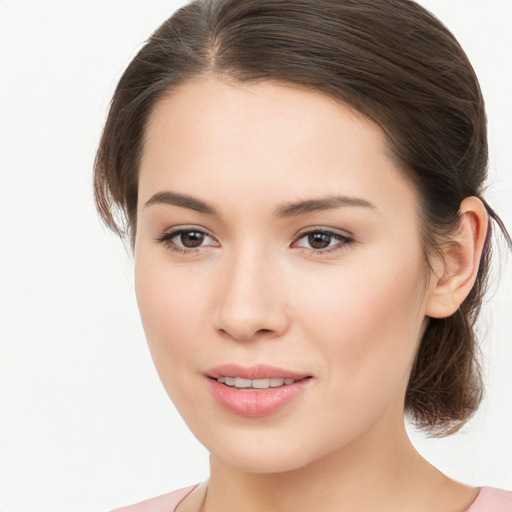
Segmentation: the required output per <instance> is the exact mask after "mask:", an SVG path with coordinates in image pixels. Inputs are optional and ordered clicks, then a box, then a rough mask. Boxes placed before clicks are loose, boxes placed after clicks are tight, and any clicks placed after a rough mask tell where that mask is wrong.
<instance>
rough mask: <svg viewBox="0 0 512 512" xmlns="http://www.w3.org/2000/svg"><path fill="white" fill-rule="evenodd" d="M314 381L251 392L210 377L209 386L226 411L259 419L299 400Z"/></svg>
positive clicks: (308, 379) (301, 381)
mask: <svg viewBox="0 0 512 512" xmlns="http://www.w3.org/2000/svg"><path fill="white" fill-rule="evenodd" d="M312 380H313V379H311V378H306V379H301V380H298V381H296V382H294V383H293V384H289V385H287V386H286V385H285V386H280V387H277V388H268V389H261V390H249V391H246V390H240V389H236V388H232V387H229V386H226V385H225V384H221V383H220V382H218V381H217V380H215V379H212V378H210V377H208V381H209V382H208V384H209V387H210V391H211V393H212V395H213V398H214V399H215V401H216V402H217V403H218V404H219V405H220V406H221V407H223V408H224V409H226V411H228V412H230V413H233V414H237V415H238V416H247V417H250V418H258V417H261V416H269V415H270V414H273V413H275V412H277V411H278V410H279V409H281V408H282V407H284V406H285V405H286V404H288V403H289V402H291V401H292V400H293V399H294V398H297V397H298V396H299V395H300V394H301V393H302V392H303V391H305V389H306V388H307V386H309V384H310V383H311V381H312Z"/></svg>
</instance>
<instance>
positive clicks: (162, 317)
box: [135, 251, 208, 391]
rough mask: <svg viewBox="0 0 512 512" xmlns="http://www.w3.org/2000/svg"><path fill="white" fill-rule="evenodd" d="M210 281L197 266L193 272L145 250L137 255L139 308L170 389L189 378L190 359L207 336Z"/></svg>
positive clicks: (154, 356) (161, 374) (152, 348)
mask: <svg viewBox="0 0 512 512" xmlns="http://www.w3.org/2000/svg"><path fill="white" fill-rule="evenodd" d="M206 285H207V283H206V282H205V280H204V279H201V277H200V275H198V272H197V270H196V271H194V273H192V272H191V271H189V270H188V269H187V268H186V267H182V268H180V269H178V270H177V271H176V270H174V269H173V268H172V267H171V266H170V265H169V263H168V262H163V261H158V260H156V259H152V258H151V257H146V255H145V254H144V253H143V252H142V251H140V253H139V255H137V256H136V263H135V287H136V295H137V302H138V306H139V311H140V314H141V319H142V323H143V326H144V331H145V334H146V338H147V341H148V345H149V348H150V351H151V355H152V357H153V360H154V363H155V366H156V368H157V370H158V373H159V374H160V376H161V378H162V380H163V381H164V385H165V387H166V388H167V389H168V391H170V389H169V386H172V387H173V388H174V387H175V385H176V386H179V383H180V382H181V381H182V380H183V379H184V378H185V374H184V372H185V370H186V369H187V368H188V364H187V363H190V361H191V358H192V357H193V354H194V353H197V352H196V349H197V347H198V346H199V344H200V343H199V342H200V340H201V339H205V329H206V327H207V322H206V318H207V312H206V311H207V303H208V298H207V296H206V295H205V293H206V292H207V286H206ZM188 371H190V370H189V368H188ZM170 376H172V377H173V378H172V379H171V378H170Z"/></svg>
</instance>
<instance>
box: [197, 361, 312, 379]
mask: <svg viewBox="0 0 512 512" xmlns="http://www.w3.org/2000/svg"><path fill="white" fill-rule="evenodd" d="M205 374H206V375H207V376H208V377H211V378H213V379H218V378H219V377H235V378H236V377H239V378H241V379H251V380H255V379H293V380H301V379H305V378H306V377H310V376H311V375H309V374H307V373H298V372H294V371H291V370H287V369H285V368H279V367H278V366H271V365H266V364H258V365H255V366H240V365H237V364H223V365H221V366H216V367H215V368H211V369H210V370H208V371H206V372H205Z"/></svg>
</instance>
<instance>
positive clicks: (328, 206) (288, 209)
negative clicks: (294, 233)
mask: <svg viewBox="0 0 512 512" xmlns="http://www.w3.org/2000/svg"><path fill="white" fill-rule="evenodd" d="M153 204H169V205H172V206H179V207H181V208H188V209H190V210H194V211H196V212H199V213H206V214H208V215H216V216H220V213H219V210H218V209H217V208H216V207H215V206H213V205H211V204H208V203H207V202H205V201H202V200H201V199H197V198H195V197H192V196H189V195H187V194H180V193H178V192H171V191H164V192H157V193H156V194H154V195H152V196H151V198H150V199H149V200H148V201H147V202H146V204H145V207H146V206H151V205H153ZM343 206H356V207H363V208H371V209H377V208H376V206H375V205H374V204H373V203H370V202H369V201H367V200H366V199H362V198H359V197H351V196H344V195H334V196H327V197H323V198H319V199H306V200H302V201H294V202H291V203H285V204H284V205H282V206H280V207H278V208H277V209H276V211H275V216H276V217H277V218H280V219H282V218H288V217H296V216H299V215H307V214H308V213H312V212H317V211H324V210H332V209H334V208H340V207H343Z"/></svg>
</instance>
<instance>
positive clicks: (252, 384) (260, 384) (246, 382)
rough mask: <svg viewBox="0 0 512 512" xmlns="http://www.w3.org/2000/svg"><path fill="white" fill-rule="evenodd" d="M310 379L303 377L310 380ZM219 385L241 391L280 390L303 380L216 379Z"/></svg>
mask: <svg viewBox="0 0 512 512" xmlns="http://www.w3.org/2000/svg"><path fill="white" fill-rule="evenodd" d="M310 378H311V377H309V376H308V377H304V379H310ZM215 380H216V381H217V382H219V383H220V384H224V385H226V386H228V387H230V388H234V389H238V390H243V391H257V390H260V389H269V388H280V387H283V386H291V385H292V384H295V383H296V382H298V381H299V380H303V379H285V378H284V377H278V378H275V377H274V378H266V379H244V378H242V377H222V376H221V377H217V379H215Z"/></svg>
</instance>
